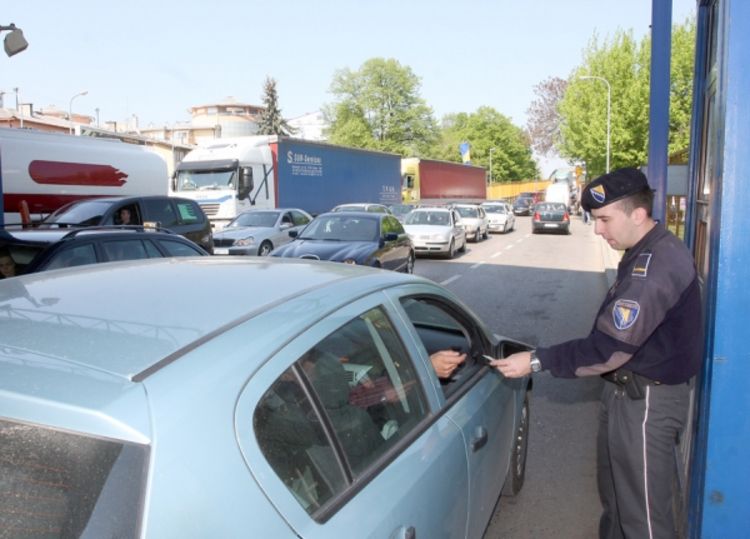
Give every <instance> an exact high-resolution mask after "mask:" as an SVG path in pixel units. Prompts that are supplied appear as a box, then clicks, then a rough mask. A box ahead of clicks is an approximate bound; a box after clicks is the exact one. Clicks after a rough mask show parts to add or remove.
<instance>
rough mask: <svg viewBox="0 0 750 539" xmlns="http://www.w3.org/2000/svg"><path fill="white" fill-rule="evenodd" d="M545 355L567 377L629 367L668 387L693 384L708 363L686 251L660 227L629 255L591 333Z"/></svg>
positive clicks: (694, 279) (553, 370)
mask: <svg viewBox="0 0 750 539" xmlns="http://www.w3.org/2000/svg"><path fill="white" fill-rule="evenodd" d="M537 356H538V357H539V360H540V362H541V363H542V367H543V368H544V369H548V370H549V371H550V372H551V373H552V374H553V375H555V376H559V377H567V378H572V377H575V376H583V375H587V374H588V375H590V374H597V373H602V372H606V371H609V370H613V369H614V368H617V367H618V366H622V367H623V368H627V369H629V370H631V371H633V372H636V373H638V374H641V375H643V376H647V377H648V378H651V379H652V380H656V381H658V382H662V383H665V384H680V383H683V382H686V381H688V380H689V379H690V378H691V377H692V376H694V375H695V374H696V373H697V372H698V370H699V369H700V364H701V359H702V357H703V317H702V303H701V294H700V287H699V283H698V277H697V273H696V270H695V263H694V261H693V257H692V256H691V254H690V252H689V251H688V249H687V247H686V246H685V244H684V243H683V242H682V241H681V240H680V239H679V238H677V237H675V236H674V235H673V234H672V233H671V232H669V231H667V230H666V229H665V228H664V227H663V226H661V225H659V224H657V225H656V226H655V227H654V228H653V229H652V230H651V231H649V232H648V234H646V235H645V236H644V237H643V238H642V239H641V241H639V242H638V243H637V244H636V245H635V246H633V247H632V248H630V249H628V250H627V251H626V252H625V255H624V256H623V258H622V260H621V261H620V264H619V266H618V268H617V280H616V282H615V284H614V285H613V286H612V288H610V290H609V292H608V293H607V297H606V298H605V299H604V302H603V303H602V306H601V307H600V309H599V312H598V314H597V316H596V320H595V322H594V327H593V328H592V330H591V333H589V335H588V336H587V337H585V338H583V339H574V340H572V341H567V342H564V343H561V344H558V345H555V346H550V347H548V348H539V349H537ZM630 356H632V357H630ZM628 357H629V359H628V361H627V362H626V363H625V364H624V365H620V364H621V363H622V361H623V359H622V358H626V359H627V358H628ZM618 358H619V359H618Z"/></svg>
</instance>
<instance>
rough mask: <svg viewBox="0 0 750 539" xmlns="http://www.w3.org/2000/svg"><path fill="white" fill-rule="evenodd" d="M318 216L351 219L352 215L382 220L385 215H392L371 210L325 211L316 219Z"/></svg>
mask: <svg viewBox="0 0 750 539" xmlns="http://www.w3.org/2000/svg"><path fill="white" fill-rule="evenodd" d="M320 217H335V218H337V219H351V218H353V217H360V218H363V219H378V220H383V219H385V218H386V217H393V215H391V214H390V213H379V212H371V211H359V210H357V211H346V212H341V211H328V212H326V213H321V214H320V215H318V217H316V219H318V218H320Z"/></svg>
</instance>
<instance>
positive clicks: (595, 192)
mask: <svg viewBox="0 0 750 539" xmlns="http://www.w3.org/2000/svg"><path fill="white" fill-rule="evenodd" d="M591 196H592V197H593V198H594V200H596V201H597V202H598V203H599V204H601V203H602V202H604V199H606V198H607V195H606V193H605V191H604V187H602V186H601V185H597V186H596V187H592V188H591Z"/></svg>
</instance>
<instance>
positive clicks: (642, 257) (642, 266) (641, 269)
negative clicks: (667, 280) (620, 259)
mask: <svg viewBox="0 0 750 539" xmlns="http://www.w3.org/2000/svg"><path fill="white" fill-rule="evenodd" d="M649 264H651V253H648V252H646V253H641V254H639V255H638V258H636V259H635V265H634V266H633V272H632V273H631V274H630V275H632V276H633V277H646V276H647V275H648V265H649Z"/></svg>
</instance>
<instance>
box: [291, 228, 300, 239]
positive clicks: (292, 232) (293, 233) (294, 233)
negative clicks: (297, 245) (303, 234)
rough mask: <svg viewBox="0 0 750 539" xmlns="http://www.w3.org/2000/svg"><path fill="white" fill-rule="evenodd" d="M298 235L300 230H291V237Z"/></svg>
mask: <svg viewBox="0 0 750 539" xmlns="http://www.w3.org/2000/svg"><path fill="white" fill-rule="evenodd" d="M297 236H299V231H297V230H290V231H289V237H290V238H296V237H297Z"/></svg>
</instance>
